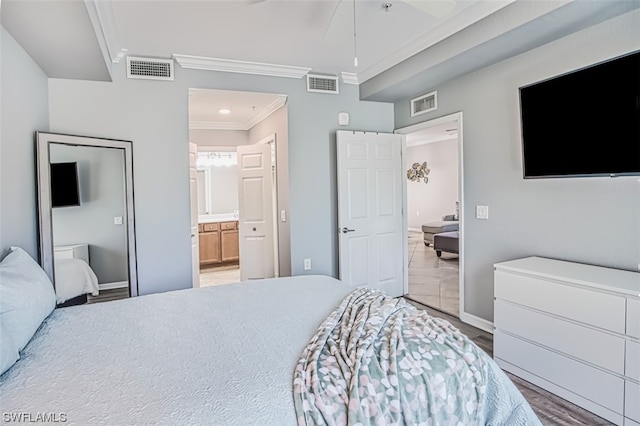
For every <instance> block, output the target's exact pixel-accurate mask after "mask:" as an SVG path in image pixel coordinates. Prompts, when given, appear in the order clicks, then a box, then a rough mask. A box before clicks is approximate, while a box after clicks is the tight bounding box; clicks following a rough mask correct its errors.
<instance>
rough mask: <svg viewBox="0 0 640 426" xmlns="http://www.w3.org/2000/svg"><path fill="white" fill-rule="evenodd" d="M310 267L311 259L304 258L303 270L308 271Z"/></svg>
mask: <svg viewBox="0 0 640 426" xmlns="http://www.w3.org/2000/svg"><path fill="white" fill-rule="evenodd" d="M310 269H311V259H305V260H304V270H305V271H308V270H310Z"/></svg>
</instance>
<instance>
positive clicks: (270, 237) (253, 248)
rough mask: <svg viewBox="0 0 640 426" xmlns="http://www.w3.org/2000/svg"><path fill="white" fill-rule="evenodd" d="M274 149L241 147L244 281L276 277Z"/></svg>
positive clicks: (242, 273)
mask: <svg viewBox="0 0 640 426" xmlns="http://www.w3.org/2000/svg"><path fill="white" fill-rule="evenodd" d="M272 204H273V201H272V175H271V146H270V145H268V144H256V145H243V146H239V147H238V209H239V218H238V219H239V225H238V226H239V228H238V233H239V238H240V280H241V281H245V280H251V279H259V278H273V277H274V276H275V270H274V232H273V220H274V218H273V206H272Z"/></svg>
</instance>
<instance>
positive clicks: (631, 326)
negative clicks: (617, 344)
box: [627, 299, 640, 339]
mask: <svg viewBox="0 0 640 426" xmlns="http://www.w3.org/2000/svg"><path fill="white" fill-rule="evenodd" d="M627 334H628V335H629V336H633V337H636V338H638V339H640V300H638V299H627Z"/></svg>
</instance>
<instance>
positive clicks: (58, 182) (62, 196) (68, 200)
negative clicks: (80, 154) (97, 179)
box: [51, 163, 80, 207]
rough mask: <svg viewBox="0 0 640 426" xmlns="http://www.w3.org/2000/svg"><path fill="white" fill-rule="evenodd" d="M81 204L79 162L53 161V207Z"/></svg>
mask: <svg viewBox="0 0 640 426" xmlns="http://www.w3.org/2000/svg"><path fill="white" fill-rule="evenodd" d="M79 205H80V191H79V187H78V165H77V163H51V207H69V206H79Z"/></svg>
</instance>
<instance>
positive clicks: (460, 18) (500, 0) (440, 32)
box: [358, 0, 515, 82]
mask: <svg viewBox="0 0 640 426" xmlns="http://www.w3.org/2000/svg"><path fill="white" fill-rule="evenodd" d="M514 1H515V0H495V1H479V2H476V3H474V4H473V5H471V6H469V7H468V8H466V9H464V10H463V11H461V12H460V13H458V14H457V15H455V16H453V17H452V18H451V19H448V20H445V21H444V22H443V23H442V24H440V25H438V26H436V27H435V28H433V29H432V30H431V31H429V32H427V33H426V34H424V35H423V36H422V37H418V38H417V39H415V40H413V41H412V42H411V43H409V44H407V45H406V46H404V47H403V48H400V49H398V50H397V51H396V52H395V53H393V54H391V55H389V56H387V57H386V58H384V59H383V60H382V61H380V62H378V63H377V64H375V65H372V66H371V67H369V68H367V69H365V70H363V71H362V72H361V73H359V74H358V77H359V79H360V82H364V81H367V80H369V79H370V78H373V77H375V76H376V75H378V74H380V73H382V72H384V71H386V70H388V69H389V68H392V67H393V66H395V65H397V64H399V63H400V62H402V61H404V60H406V59H409V58H410V57H412V56H414V55H416V54H418V53H420V52H422V51H423V50H425V49H428V48H429V47H431V46H433V45H435V44H437V43H439V42H441V41H442V40H444V39H445V38H447V37H450V36H452V35H453V34H455V33H457V32H458V31H461V30H463V29H465V28H466V27H468V26H471V25H473V24H475V23H476V22H478V21H480V20H481V19H484V18H486V17H487V16H489V15H491V14H493V13H495V12H497V11H499V10H500V9H502V8H503V7H506V6H508V5H510V4H511V3H513V2H514Z"/></svg>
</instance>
